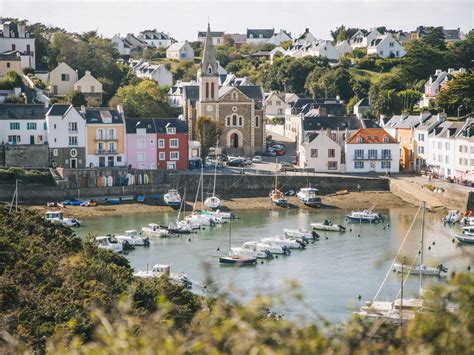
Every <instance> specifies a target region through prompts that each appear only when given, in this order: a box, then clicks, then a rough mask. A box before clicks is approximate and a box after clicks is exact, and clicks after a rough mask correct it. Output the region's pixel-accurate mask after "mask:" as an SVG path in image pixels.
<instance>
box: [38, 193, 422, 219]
mask: <svg viewBox="0 0 474 355" xmlns="http://www.w3.org/2000/svg"><path fill="white" fill-rule="evenodd" d="M193 202H194V201H187V204H186V210H187V211H191V210H192V205H193ZM322 202H323V206H322V207H321V208H338V209H347V210H349V209H364V208H371V207H374V206H375V208H376V209H387V208H404V207H407V206H410V207H413V205H411V204H409V203H407V202H405V201H403V200H402V199H400V198H398V197H397V196H395V195H393V194H392V193H390V192H360V193H358V192H352V193H349V194H346V195H338V196H336V195H330V196H323V198H322ZM289 203H290V206H291V208H299V209H307V210H311V209H312V208H311V207H307V206H305V205H303V204H302V203H301V202H300V201H299V200H298V199H297V198H296V197H289ZM196 207H197V208H198V209H200V208H201V207H202V205H201V203H198V204H197V206H196ZM32 208H34V209H37V210H39V211H40V212H45V211H47V210H55V209H54V208H48V207H46V206H32ZM269 208H277V209H278V208H279V207H275V206H271V205H270V201H269V198H268V197H251V198H233V199H224V200H222V208H221V209H222V210H235V211H238V210H249V209H269ZM168 211H170V207H168V206H160V205H147V204H139V203H131V204H121V205H107V206H105V205H101V206H97V207H80V206H74V207H73V206H67V207H66V208H64V212H65V216H66V217H76V218H92V217H104V216H116V215H133V214H144V213H160V212H168Z"/></svg>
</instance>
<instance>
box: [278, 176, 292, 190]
mask: <svg viewBox="0 0 474 355" xmlns="http://www.w3.org/2000/svg"><path fill="white" fill-rule="evenodd" d="M292 178H293V176H290V177H289V179H288V180H286V182H285V183H284V184H283V185H282V186H281V187H280V191H281V190H282V189H283V188H284V187H285V186H286V184H288V183H289V182H290V181H291V179H292Z"/></svg>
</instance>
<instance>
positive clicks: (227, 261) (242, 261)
mask: <svg viewBox="0 0 474 355" xmlns="http://www.w3.org/2000/svg"><path fill="white" fill-rule="evenodd" d="M217 250H219V248H218V249H217ZM228 250H229V251H228V254H227V256H220V257H219V263H220V264H224V265H234V266H251V265H256V264H257V257H256V256H255V255H252V256H249V255H234V254H233V253H232V223H229V249H228Z"/></svg>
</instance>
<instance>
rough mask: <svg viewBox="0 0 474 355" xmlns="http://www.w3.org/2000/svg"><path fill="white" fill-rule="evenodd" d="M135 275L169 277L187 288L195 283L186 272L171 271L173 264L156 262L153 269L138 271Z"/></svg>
mask: <svg viewBox="0 0 474 355" xmlns="http://www.w3.org/2000/svg"><path fill="white" fill-rule="evenodd" d="M133 276H137V277H145V278H150V277H157V278H159V277H167V278H168V279H169V280H170V281H171V282H173V283H176V284H178V285H181V286H184V287H186V288H191V287H192V285H193V283H192V282H191V280H189V279H188V277H187V275H186V274H185V273H182V272H179V273H174V272H171V265H166V264H156V265H154V266H153V268H152V269H151V270H146V271H137V272H135V273H134V274H133Z"/></svg>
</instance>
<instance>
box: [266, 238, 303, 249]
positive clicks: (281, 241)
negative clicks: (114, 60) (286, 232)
mask: <svg viewBox="0 0 474 355" xmlns="http://www.w3.org/2000/svg"><path fill="white" fill-rule="evenodd" d="M262 243H267V244H270V245H279V246H286V247H287V248H289V249H304V248H305V247H306V245H305V244H304V243H301V242H299V241H297V240H293V239H287V238H284V237H280V236H275V237H268V238H263V239H262Z"/></svg>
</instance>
